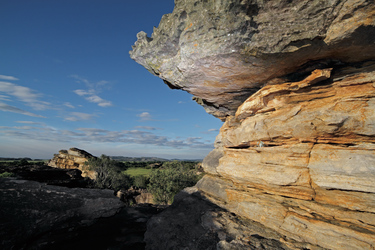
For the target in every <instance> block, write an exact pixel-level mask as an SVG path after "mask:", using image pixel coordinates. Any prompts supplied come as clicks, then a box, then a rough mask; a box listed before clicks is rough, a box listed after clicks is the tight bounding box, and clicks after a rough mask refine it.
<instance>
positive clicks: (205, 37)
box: [130, 0, 375, 120]
mask: <svg viewBox="0 0 375 250" xmlns="http://www.w3.org/2000/svg"><path fill="white" fill-rule="evenodd" d="M374 13H375V7H374V4H373V1H371V0H367V1H365V0H347V1H340V0H332V1H309V0H303V1H300V0H298V1H297V0H294V1H293V0H292V1H289V0H277V1H260V0H245V1H239V0H225V1H213V0H207V1H203V0H202V1H200V0H178V1H175V8H174V10H173V13H171V14H167V15H164V16H163V18H162V20H161V21H160V24H159V27H158V28H155V29H154V32H153V34H152V35H151V37H147V35H146V33H144V32H140V33H139V34H138V35H137V37H138V41H137V42H136V43H135V45H134V46H133V50H132V51H131V52H130V56H131V58H133V59H134V60H135V61H137V62H138V63H139V64H141V65H143V66H144V67H145V68H146V69H148V70H149V71H150V72H151V73H152V74H154V75H157V76H159V77H160V78H162V79H163V80H164V81H165V82H166V83H167V84H168V86H170V87H171V88H179V89H183V90H186V91H188V92H189V93H191V94H193V95H194V96H195V98H194V99H195V100H196V101H197V102H198V103H199V104H201V105H203V106H204V107H205V109H206V111H207V112H208V113H211V114H213V115H215V116H216V117H219V118H220V119H223V120H224V119H225V117H226V116H228V115H234V113H235V112H236V110H237V108H238V107H239V106H240V105H241V104H242V102H243V101H244V100H246V99H247V97H249V96H250V95H251V94H253V93H255V92H256V91H257V90H259V89H260V88H261V87H262V86H264V85H265V84H269V83H279V82H285V80H286V79H288V77H289V76H288V75H289V74H292V73H294V74H296V73H299V74H304V73H306V71H310V72H311V71H312V70H313V69H314V68H316V67H318V66H319V65H322V64H323V65H324V64H340V63H352V62H359V61H364V60H372V59H373V58H374V56H375V48H374V37H375V29H374V15H375V14H374ZM306 63H308V66H306V67H303V65H304V64H306Z"/></svg>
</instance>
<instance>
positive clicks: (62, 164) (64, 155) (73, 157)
mask: <svg viewBox="0 0 375 250" xmlns="http://www.w3.org/2000/svg"><path fill="white" fill-rule="evenodd" d="M93 157H95V156H93V155H92V154H90V153H88V152H86V151H84V150H82V149H78V148H71V149H69V150H64V149H63V150H60V151H59V153H58V154H55V155H54V157H53V158H52V159H51V160H50V161H49V162H48V166H50V167H54V168H62V169H79V170H81V171H82V177H89V178H91V179H95V178H96V174H95V171H90V170H89V167H88V166H87V165H85V162H86V161H88V160H89V159H90V158H93Z"/></svg>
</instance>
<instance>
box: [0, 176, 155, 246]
mask: <svg viewBox="0 0 375 250" xmlns="http://www.w3.org/2000/svg"><path fill="white" fill-rule="evenodd" d="M0 194H1V195H0V204H1V206H0V248H1V249H134V250H136V249H144V248H145V243H144V241H143V238H144V233H145V231H146V222H147V221H148V219H149V218H150V217H151V216H152V215H154V214H157V213H158V212H160V209H159V208H157V207H153V206H137V207H131V208H130V207H125V204H124V203H123V202H121V201H120V199H118V198H117V197H115V196H114V195H113V191H111V190H99V189H83V188H66V187H57V186H50V185H46V184H41V183H38V182H35V181H26V180H16V179H6V178H0Z"/></svg>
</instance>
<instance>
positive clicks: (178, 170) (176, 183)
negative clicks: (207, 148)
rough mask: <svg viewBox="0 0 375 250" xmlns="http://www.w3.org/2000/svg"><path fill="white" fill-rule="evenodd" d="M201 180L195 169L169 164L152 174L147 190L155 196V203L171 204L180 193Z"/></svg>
mask: <svg viewBox="0 0 375 250" xmlns="http://www.w3.org/2000/svg"><path fill="white" fill-rule="evenodd" d="M200 178H201V176H200V175H197V174H196V170H195V169H190V168H189V167H185V166H183V165H182V164H168V167H166V168H164V169H157V170H153V171H152V172H151V175H150V183H149V184H148V188H147V189H148V190H149V192H150V193H151V194H152V195H153V197H154V201H155V202H157V203H161V204H169V203H172V201H173V198H174V196H175V195H176V194H177V193H178V192H180V191H181V190H182V189H184V188H186V187H190V186H193V185H195V183H197V181H198V180H199V179H200Z"/></svg>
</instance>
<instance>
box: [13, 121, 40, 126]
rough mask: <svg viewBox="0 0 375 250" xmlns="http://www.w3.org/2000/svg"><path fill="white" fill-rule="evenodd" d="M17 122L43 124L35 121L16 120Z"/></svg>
mask: <svg viewBox="0 0 375 250" xmlns="http://www.w3.org/2000/svg"><path fill="white" fill-rule="evenodd" d="M16 122H17V123H22V124H38V125H39V124H42V123H40V122H33V121H16Z"/></svg>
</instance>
